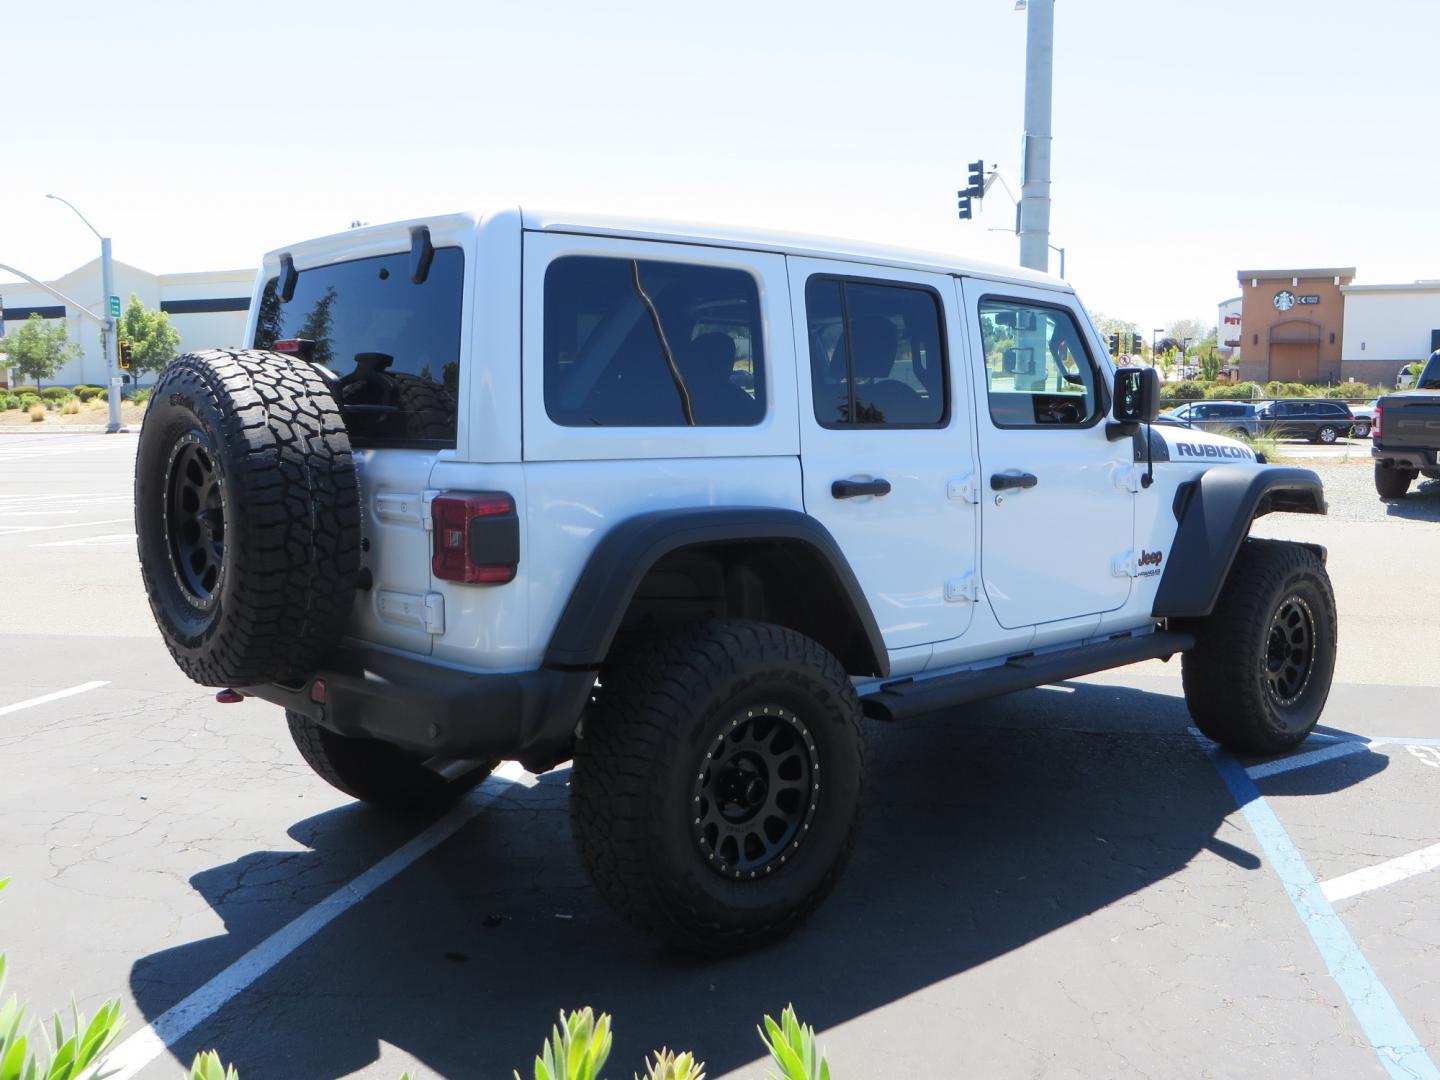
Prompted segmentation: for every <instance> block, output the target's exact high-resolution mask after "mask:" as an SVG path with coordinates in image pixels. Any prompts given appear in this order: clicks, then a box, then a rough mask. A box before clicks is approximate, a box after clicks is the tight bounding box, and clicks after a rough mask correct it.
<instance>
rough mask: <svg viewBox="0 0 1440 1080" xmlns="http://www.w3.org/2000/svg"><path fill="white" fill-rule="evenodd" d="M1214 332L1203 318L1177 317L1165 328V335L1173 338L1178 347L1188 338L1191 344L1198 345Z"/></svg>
mask: <svg viewBox="0 0 1440 1080" xmlns="http://www.w3.org/2000/svg"><path fill="white" fill-rule="evenodd" d="M1212 333H1213V331H1212V330H1211V329H1210V327H1209V326H1208V325H1207V324H1206V323H1205V322H1204V320H1202V319H1176V320H1175V321H1174V322H1172V323H1171V324H1170V325H1169V327H1168V328H1166V330H1165V336H1166V337H1167V338H1171V339H1173V340H1174V341H1175V344H1176V346H1177V347H1179V346H1180V344H1181V342H1185V341H1187V340H1188V342H1189V345H1198V344H1199V343H1200V342H1201V341H1203V340H1204V339H1205V338H1206V337H1208V336H1210V335H1211V334H1212Z"/></svg>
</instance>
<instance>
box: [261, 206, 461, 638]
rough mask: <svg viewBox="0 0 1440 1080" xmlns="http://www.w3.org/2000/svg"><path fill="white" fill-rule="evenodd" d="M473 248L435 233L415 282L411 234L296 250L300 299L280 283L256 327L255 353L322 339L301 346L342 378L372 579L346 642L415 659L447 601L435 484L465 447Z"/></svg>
mask: <svg viewBox="0 0 1440 1080" xmlns="http://www.w3.org/2000/svg"><path fill="white" fill-rule="evenodd" d="M464 240H465V236H464V233H463V230H460V229H457V230H456V231H455V235H453V236H449V237H447V236H444V235H443V234H441V233H440V230H438V229H437V230H436V235H435V236H434V237H433V244H434V249H435V250H434V256H433V259H432V261H431V263H430V266H429V271H428V274H426V275H424V276H423V280H421V281H418V282H417V281H415V280H413V276H412V267H411V256H410V250H409V247H410V235H409V232H408V230H405V229H400V230H397V232H396V235H395V236H394V237H393V239H392V241H391V243H390V244H389V245H388V246H389V247H390V248H391V250H388V251H387V250H386V246H387V245H385V243H384V242H383V240H382V241H379V242H378V243H377V244H376V245H375V246H373V247H372V248H371V249H370V252H372V253H367V254H365V255H363V256H362V257H355V258H347V259H344V260H341V261H326V258H325V256H324V255H323V254H317V255H313V256H307V254H306V253H304V252H302V251H297V252H296V254H295V256H294V262H295V264H296V268H297V270H298V274H297V276H296V278H295V282H294V286H293V290H292V292H291V294H290V295H289V296H288V297H287V296H285V295H284V291H283V290H282V288H281V284H280V277H279V276H278V275H277V277H275V278H272V279H271V280H270V281H269V282H267V283H266V285H265V287H264V289H263V291H262V293H261V297H260V303H259V305H258V315H257V319H256V329H255V337H254V343H255V346H256V347H257V348H271V347H272V346H273V344H274V342H276V341H277V340H278V341H282V342H284V341H286V340H290V341H292V342H293V341H295V340H296V339H303V340H304V341H308V342H313V345H306V346H303V347H304V348H305V349H307V350H309V351H310V355H311V357H312V359H313V360H314V362H316V363H319V364H323V365H324V366H325V367H326V368H328V369H329V370H330V371H331V372H333V373H334V374H335V375H336V376H338V384H337V385H338V390H337V395H338V397H339V398H340V402H341V407H342V409H343V410H344V412H345V424H346V428H347V429H348V431H349V434H350V442H351V445H352V447H353V448H354V455H355V463H356V467H357V471H358V472H359V477H360V491H361V522H360V524H361V537H362V540H361V556H360V558H361V565H362V567H363V568H364V572H365V573H366V574H367V575H368V579H369V588H365V589H361V590H359V591H358V592H357V593H356V598H355V606H354V608H353V610H352V612H351V618H350V625H349V628H348V634H349V636H351V637H353V638H358V639H361V640H363V641H367V642H373V643H376V644H380V645H387V646H390V647H393V648H397V649H402V650H405V651H407V652H412V653H429V652H430V651H431V648H432V641H433V636H434V635H435V634H439V633H443V631H444V620H445V613H444V604H443V600H442V599H441V597H440V595H439V594H438V593H437V592H435V591H434V590H433V589H432V587H431V586H432V583H431V574H430V557H431V535H430V532H429V498H430V496H431V495H433V492H430V491H429V480H430V474H431V470H432V469H433V468H434V466H435V463H436V460H437V458H438V457H439V456H440V455H448V456H451V457H453V456H454V449H453V448H454V447H455V445H456V437H457V425H458V410H457V407H456V403H457V400H458V398H459V393H460V366H461V364H460V361H461V357H462V354H463V352H464V350H465V348H466V342H465V341H464V340H463V338H464V336H465V335H464V333H463V327H462V319H461V313H462V309H463V307H464V303H463V300H464V296H465V292H466V274H467V270H466V263H467V259H466V257H465V249H464ZM307 264H308V265H307ZM291 347H294V346H291Z"/></svg>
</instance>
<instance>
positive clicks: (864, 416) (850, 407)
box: [805, 277, 946, 427]
mask: <svg viewBox="0 0 1440 1080" xmlns="http://www.w3.org/2000/svg"><path fill="white" fill-rule="evenodd" d="M805 313H806V322H807V329H808V331H809V335H810V378H811V386H812V387H813V390H814V396H815V419H816V420H818V421H819V422H820V423H821V424H823V425H824V426H826V427H839V426H851V425H854V426H860V427H938V426H940V425H943V424H944V423H945V419H946V397H945V386H946V374H945V372H946V366H945V345H944V338H943V332H942V327H941V320H940V305H939V301H938V300H937V298H936V296H935V294H934V293H933V292H931V291H929V290H928V289H921V288H916V287H913V286H905V285H880V284H875V283H872V282H863V281H846V280H842V279H839V278H829V277H813V278H811V279H810V280H809V281H808V282H807V283H806V285H805Z"/></svg>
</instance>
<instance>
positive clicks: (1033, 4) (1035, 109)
mask: <svg viewBox="0 0 1440 1080" xmlns="http://www.w3.org/2000/svg"><path fill="white" fill-rule="evenodd" d="M1024 3H1025V146H1024V153H1023V161H1024V163H1025V164H1024V173H1023V175H1022V176H1021V178H1020V265H1021V266H1025V267H1029V268H1030V269H1032V270H1042V271H1048V270H1049V269H1050V99H1051V84H1052V82H1053V74H1054V67H1055V0H1024ZM1019 6H1020V5H1019V4H1018V3H1017V4H1016V7H1019Z"/></svg>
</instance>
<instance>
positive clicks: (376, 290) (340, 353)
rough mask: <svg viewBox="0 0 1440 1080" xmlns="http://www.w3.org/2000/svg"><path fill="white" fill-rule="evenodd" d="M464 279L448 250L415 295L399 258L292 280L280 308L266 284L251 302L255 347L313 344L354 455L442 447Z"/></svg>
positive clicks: (456, 364)
mask: <svg viewBox="0 0 1440 1080" xmlns="http://www.w3.org/2000/svg"><path fill="white" fill-rule="evenodd" d="M464 278H465V256H464V253H463V252H462V251H461V250H460V249H459V248H458V247H443V248H436V249H435V258H434V261H433V262H432V263H431V264H430V273H429V275H428V276H427V277H426V278H425V280H424V281H423V282H421V283H420V284H418V285H417V284H415V283H414V282H412V281H411V280H410V255H409V253H408V252H404V251H401V252H396V253H395V254H393V255H378V256H375V257H374V258H370V259H354V260H352V261H350V262H340V263H332V264H330V265H328V266H317V267H314V268H312V269H309V270H301V271H300V273H299V274H298V275H297V278H296V285H295V295H294V296H292V297H291V298H290V299H289V300H288V301H285V300H281V299H280V292H279V287H278V284H277V281H276V279H274V278H272V279H270V281H268V282H266V284H265V290H264V292H263V293H262V294H261V297H260V309H259V313H258V316H257V322H256V327H255V347H256V348H257V349H268V348H270V347H271V346H273V345H274V343H275V342H276V341H278V340H281V339H284V338H303V339H307V340H309V341H313V342H314V347H313V350H312V351H311V354H310V355H311V359H312V360H314V362H315V363H317V364H323V365H324V366H325V367H327V368H329V369H330V370H331V371H332V372H334V373H335V375H336V376H337V377H338V387H337V391H336V393H337V396H338V398H339V399H340V404H341V407H342V408H343V409H344V410H345V425H346V427H347V428H348V429H349V431H350V439H351V442H352V443H354V444H355V445H356V446H415V447H432V446H443V447H451V446H454V445H455V426H456V401H457V398H458V396H459V390H460V316H461V308H462V307H463V301H464V297H463V293H464Z"/></svg>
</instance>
